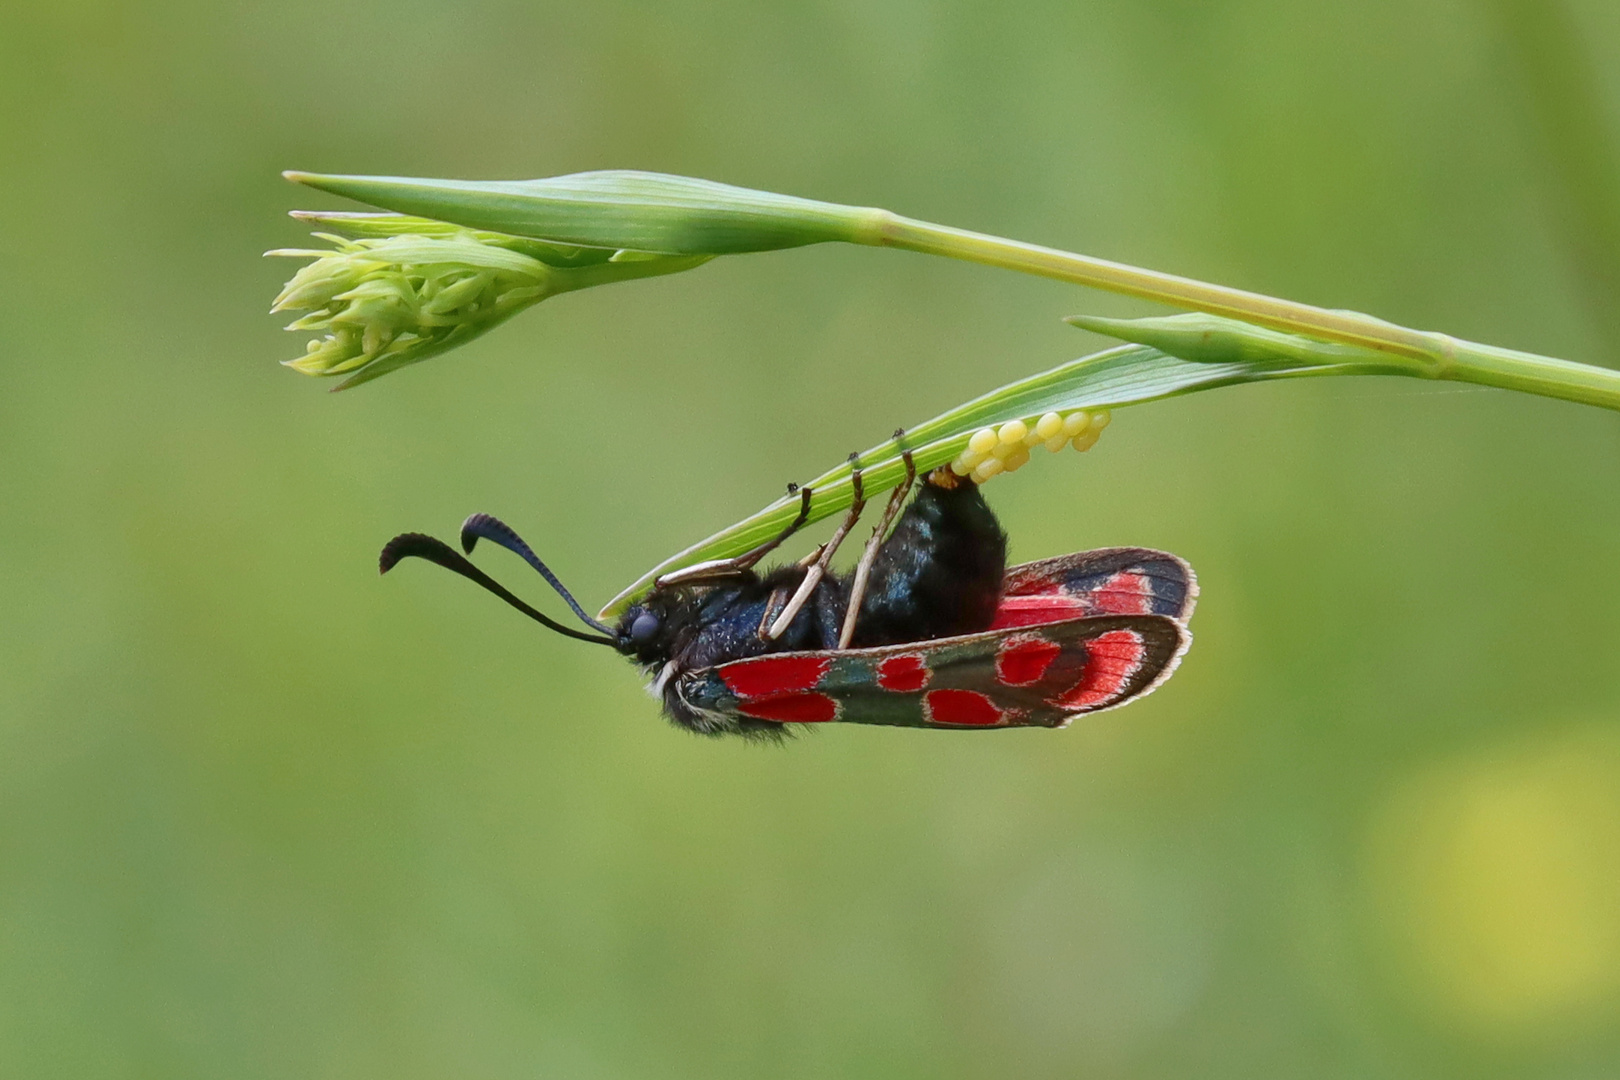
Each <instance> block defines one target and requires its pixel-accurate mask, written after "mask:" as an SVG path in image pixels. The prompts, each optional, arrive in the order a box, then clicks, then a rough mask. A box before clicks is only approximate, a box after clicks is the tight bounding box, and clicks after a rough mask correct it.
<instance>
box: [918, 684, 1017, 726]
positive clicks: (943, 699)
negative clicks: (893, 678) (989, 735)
mask: <svg viewBox="0 0 1620 1080" xmlns="http://www.w3.org/2000/svg"><path fill="white" fill-rule="evenodd" d="M923 715H924V716H926V717H927V718H928V720H929V722H930V723H934V724H958V725H961V726H963V727H994V726H995V725H996V724H999V723H1001V710H1000V709H998V708H996V703H995V702H993V701H991V700H990V696H989V695H988V694H981V693H979V692H978V691H977V690H930V691H928V693H926V694H924V695H923Z"/></svg>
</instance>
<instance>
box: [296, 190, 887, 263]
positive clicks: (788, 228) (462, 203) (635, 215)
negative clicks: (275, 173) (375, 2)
mask: <svg viewBox="0 0 1620 1080" xmlns="http://www.w3.org/2000/svg"><path fill="white" fill-rule="evenodd" d="M283 175H285V176H286V177H287V178H288V179H289V180H295V181H297V182H298V183H300V184H307V185H309V186H310V187H313V188H319V189H320V190H322V191H329V192H331V193H333V194H334V195H342V196H345V197H346V198H350V199H354V200H356V201H358V202H363V203H367V204H369V205H371V206H377V207H381V208H383V209H385V210H393V211H396V212H398V213H402V214H412V215H416V216H419V217H425V218H433V219H436V220H439V221H448V222H453V223H455V224H457V225H464V226H467V227H469V228H474V229H490V230H493V231H495V232H501V233H509V234H512V235H516V236H525V237H531V238H534V239H537V240H547V241H552V242H558V243H565V244H580V245H584V246H587V247H596V248H609V249H621V248H628V249H631V250H634V251H648V252H658V253H661V254H668V255H733V254H737V253H740V252H747V251H774V250H778V249H781V248H792V247H801V246H803V245H805V244H820V243H825V242H827V241H831V240H847V241H851V242H857V243H858V242H861V240H862V238H863V237H864V235H865V233H864V232H863V226H864V225H865V224H866V223H867V219H868V218H869V217H870V216H871V215H873V214H881V213H882V212H881V211H868V210H862V209H859V208H857V207H850V206H840V205H838V204H836V203H825V202H818V201H816V200H813V199H800V198H796V197H794V196H792V195H778V194H775V193H774V192H769V191H754V190H751V189H749V188H740V187H733V186H731V185H730V184H719V183H715V182H714V181H712V180H698V179H694V178H692V177H686V176H667V175H664V174H663V173H650V172H633V171H628V170H609V171H603V172H585V173H573V174H571V175H568V176H553V177H547V178H545V179H541V180H430V179H420V178H416V177H403V176H327V175H322V174H317V173H303V172H288V173H285V174H283Z"/></svg>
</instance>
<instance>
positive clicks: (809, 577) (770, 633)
mask: <svg viewBox="0 0 1620 1080" xmlns="http://www.w3.org/2000/svg"><path fill="white" fill-rule="evenodd" d="M849 460H850V463H851V465H852V468H851V469H850V483H851V485H852V486H853V487H854V488H855V501H854V502H853V503H851V504H850V507H849V512H848V513H846V514H845V515H844V520H843V521H842V522H840V523H839V525H838V528H837V530H836V531H835V532H834V533H833V534H832V537H831V539H829V540H828V541H827V543H826V544H825V545H823V547H822V549H821V557H820V558H818V559H816V561H815V564H814V565H813V566H811V567H810V569H809V570H807V571H805V574H804V580H803V581H801V582H800V583H799V589H798V591H797V592H795V593H794V594H793V599H791V600H789V601H788V605H787V607H785V608H783V609H782V613H781V614H780V615H778V616H777V617H776V621H775V622H773V623H771V625H770V627H769V628H768V629H766V631H765V640H766V641H775V640H776V639H777V638H779V637H781V636H782V634H783V633H785V632H786V631H787V628H788V625H789V624H790V623H792V622H793V620H794V618H795V617H796V616H797V615H798V614H799V612H800V611H802V610H804V605H805V602H806V601H808V600H809V599H810V594H811V593H813V592H815V591H816V586H817V585H819V584H821V579H822V578H823V577H825V576H826V574H827V566H828V564H830V563H831V562H832V559H833V555H834V554H836V553H837V551H838V545H839V544H842V543H843V542H844V537H846V536H848V535H849V530H851V529H853V528H854V527H855V523H856V522H857V521H859V520H860V519H861V511H862V510H865V509H866V494H865V492H864V491H862V489H861V467H860V466H859V465H856V464H854V463H855V462H856V461H858V460H860V454H859V453H855V454H851V455H849Z"/></svg>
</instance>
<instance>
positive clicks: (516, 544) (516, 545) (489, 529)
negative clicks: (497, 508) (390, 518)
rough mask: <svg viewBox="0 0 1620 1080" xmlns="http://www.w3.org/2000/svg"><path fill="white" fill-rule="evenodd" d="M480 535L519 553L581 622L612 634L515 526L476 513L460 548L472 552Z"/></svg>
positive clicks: (466, 524) (463, 525)
mask: <svg viewBox="0 0 1620 1080" xmlns="http://www.w3.org/2000/svg"><path fill="white" fill-rule="evenodd" d="M480 538H482V539H484V540H488V541H490V542H491V543H494V544H499V545H501V547H503V548H505V549H506V550H507V551H510V552H513V553H514V554H516V555H518V556H519V557H520V558H522V559H523V561H524V562H526V563H528V564H529V565H530V566H532V567H534V568H535V569H536V570H538V571H539V572H540V576H541V577H543V578H545V579H546V584H547V585H550V586H551V587H552V588H553V589H556V590H557V595H559V596H561V597H562V598H563V600H564V601H565V602H567V604H568V606H569V607H571V608H573V609H574V614H575V615H578V616H579V620H580V622H582V623H584V624H585V625H586V626H588V627H590V628H591V629H592V630H597V631H600V632H601V633H604V634H607V635H608V636H609V637H611V636H612V635H613V630H612V629H611V628H610V627H608V626H604V625H603V624H602V623H599V622H597V621H596V620H595V619H593V618H591V617H590V616H589V615H587V614H586V613H585V609H584V608H582V607H580V606H579V601H577V600H575V599H574V594H573V593H571V592H569V591H568V590H567V589H565V588H563V583H562V582H561V581H558V580H557V575H556V574H553V573H552V572H551V568H550V567H549V566H547V565H546V564H545V563H543V562H541V561H540V557H539V556H538V555H536V554H535V553H534V550H533V549H532V548H530V547H529V545H528V544H526V543H524V542H523V537H521V536H519V535H518V534H517V531H516V530H515V529H513V528H512V526H510V525H508V524H507V523H506V522H504V521H502V520H501V519H500V518H498V517H492V516H491V515H489V514H474V515H473V516H472V517H470V518H468V519H467V520H466V521H463V522H462V523H461V549H462V550H463V551H465V552H466V553H467V554H469V555H471V554H472V550H473V548H474V547H475V546H477V544H478V541H479V539H480Z"/></svg>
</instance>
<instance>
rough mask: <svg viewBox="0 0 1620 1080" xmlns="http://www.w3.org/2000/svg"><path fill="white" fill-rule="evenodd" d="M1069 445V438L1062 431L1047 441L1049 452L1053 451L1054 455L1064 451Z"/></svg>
mask: <svg viewBox="0 0 1620 1080" xmlns="http://www.w3.org/2000/svg"><path fill="white" fill-rule="evenodd" d="M1068 445H1069V437H1068V436H1067V435H1065V434H1063V432H1061V431H1060V432H1058V433H1057V434H1056V435H1054V436H1052V437H1051V438H1050V439H1047V440H1046V448H1047V449H1048V450H1050V451H1052V453H1054V454H1055V453H1057V452H1058V451H1059V450H1061V449H1063V448H1064V447H1065V446H1068Z"/></svg>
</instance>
